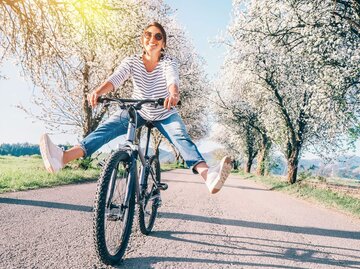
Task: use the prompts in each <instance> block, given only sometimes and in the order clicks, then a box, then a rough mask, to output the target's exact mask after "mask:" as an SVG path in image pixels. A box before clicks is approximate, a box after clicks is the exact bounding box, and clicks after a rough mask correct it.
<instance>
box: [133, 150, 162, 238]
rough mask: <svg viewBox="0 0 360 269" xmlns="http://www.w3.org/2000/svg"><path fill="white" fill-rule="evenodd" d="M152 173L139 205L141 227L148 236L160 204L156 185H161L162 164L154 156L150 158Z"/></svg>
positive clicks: (150, 172)
mask: <svg viewBox="0 0 360 269" xmlns="http://www.w3.org/2000/svg"><path fill="white" fill-rule="evenodd" d="M149 162H150V171H149V174H148V178H147V180H146V182H147V186H146V189H144V190H142V197H143V198H142V203H140V205H139V211H138V212H139V218H138V219H139V227H140V231H141V232H142V233H143V234H146V235H148V234H149V233H150V232H151V230H152V228H153V226H154V223H155V218H156V215H157V209H158V207H159V203H160V190H159V189H158V188H157V187H156V184H155V182H156V183H160V175H161V174H160V162H159V159H158V158H157V157H156V156H155V155H153V156H151V157H150V160H149Z"/></svg>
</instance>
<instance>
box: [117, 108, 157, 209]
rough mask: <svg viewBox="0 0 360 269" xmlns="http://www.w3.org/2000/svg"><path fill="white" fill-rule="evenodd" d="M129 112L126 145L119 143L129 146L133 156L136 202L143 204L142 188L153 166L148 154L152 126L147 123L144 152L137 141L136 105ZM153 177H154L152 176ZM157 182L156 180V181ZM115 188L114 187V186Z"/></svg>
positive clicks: (126, 198)
mask: <svg viewBox="0 0 360 269" xmlns="http://www.w3.org/2000/svg"><path fill="white" fill-rule="evenodd" d="M127 111H128V113H129V117H130V119H129V123H128V129H127V134H126V143H125V145H119V148H124V147H125V148H128V150H129V153H130V156H131V167H130V169H129V171H130V173H131V172H133V173H134V175H135V179H136V182H135V195H136V203H137V204H141V203H142V201H141V200H142V197H141V195H142V194H141V190H142V189H143V187H146V185H147V182H146V178H148V177H147V174H148V173H149V172H151V171H150V170H151V167H150V164H149V156H148V150H149V144H150V136H151V127H149V126H148V124H149V122H147V123H146V124H145V126H146V127H147V137H146V146H145V153H143V151H142V149H141V147H140V146H139V144H136V143H135V140H136V126H137V112H136V109H135V107H134V106H130V107H129V108H128V109H127ZM138 159H140V162H141V171H140V176H139V175H138V169H137V160H138ZM133 169H134V170H133ZM152 178H153V177H152ZM133 184H134V182H133V180H132V181H130V182H129V184H128V186H127V190H126V194H125V205H126V206H128V205H129V202H130V197H131V193H130V192H131V190H132V188H133ZM155 184H156V182H155ZM112 188H113V187H112Z"/></svg>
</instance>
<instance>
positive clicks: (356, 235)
mask: <svg viewBox="0 0 360 269" xmlns="http://www.w3.org/2000/svg"><path fill="white" fill-rule="evenodd" d="M159 216H160V217H161V218H165V219H180V220H189V221H198V222H205V223H213V224H221V225H230V226H241V227H248V228H255V229H261V230H273V231H282V232H288V233H297V234H311V235H320V236H329V237H339V238H347V239H354V240H359V239H360V231H359V232H353V231H341V230H331V229H323V228H316V227H299V226H288V225H281V224H272V223H262V222H251V221H246V220H234V219H221V218H214V217H205V216H196V215H189V214H182V213H171V212H162V213H160V214H159Z"/></svg>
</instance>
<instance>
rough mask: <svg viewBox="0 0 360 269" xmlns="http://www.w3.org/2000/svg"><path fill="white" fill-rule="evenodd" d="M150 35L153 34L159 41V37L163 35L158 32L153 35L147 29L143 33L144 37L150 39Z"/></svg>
mask: <svg viewBox="0 0 360 269" xmlns="http://www.w3.org/2000/svg"><path fill="white" fill-rule="evenodd" d="M152 36H154V37H155V39H156V40H157V41H160V40H161V39H163V36H162V34H160V33H156V34H155V35H154V34H153V33H151V32H148V31H146V32H145V33H144V37H145V38H146V39H151V37H152Z"/></svg>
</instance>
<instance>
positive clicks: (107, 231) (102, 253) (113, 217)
mask: <svg viewBox="0 0 360 269" xmlns="http://www.w3.org/2000/svg"><path fill="white" fill-rule="evenodd" d="M134 176H135V173H134V169H132V168H131V165H130V156H129V154H128V153H127V152H126V151H117V152H114V153H113V154H112V155H111V156H110V157H109V159H108V160H107V162H106V163H105V165H104V168H103V171H102V173H101V176H100V178H99V182H98V188H97V194H96V198H95V206H94V242H95V248H96V252H97V254H98V257H99V259H100V260H101V261H102V262H103V263H105V264H109V265H114V264H117V263H119V262H120V261H121V259H122V257H123V255H124V253H125V250H126V247H127V244H128V241H129V237H130V233H131V227H132V223H133V218H134V208H135V190H134V187H135V186H134V182H135V180H136V179H135V178H133V177H134ZM127 197H128V199H127Z"/></svg>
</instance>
